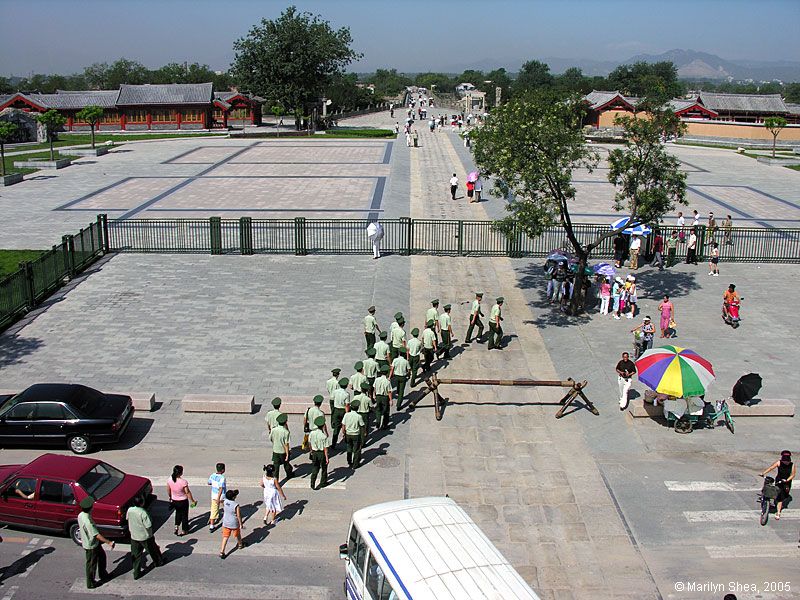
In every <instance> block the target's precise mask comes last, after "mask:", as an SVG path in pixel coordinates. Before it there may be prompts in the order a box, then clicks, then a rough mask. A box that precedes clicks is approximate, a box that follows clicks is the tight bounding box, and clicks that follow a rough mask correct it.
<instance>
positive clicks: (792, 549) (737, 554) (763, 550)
mask: <svg viewBox="0 0 800 600" xmlns="http://www.w3.org/2000/svg"><path fill="white" fill-rule="evenodd" d="M781 520H783V517H781ZM706 552H708V555H709V556H710V557H711V558H790V559H791V558H794V559H800V548H798V547H797V545H796V544H794V543H786V544H775V545H765V546H752V545H746V546H706Z"/></svg>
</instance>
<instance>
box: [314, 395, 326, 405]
mask: <svg viewBox="0 0 800 600" xmlns="http://www.w3.org/2000/svg"><path fill="white" fill-rule="evenodd" d="M323 400H324V398H323V397H322V396H320V395H319V394H317V395H316V396H314V404H322V401H323Z"/></svg>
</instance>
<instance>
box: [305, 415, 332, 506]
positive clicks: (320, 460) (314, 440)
mask: <svg viewBox="0 0 800 600" xmlns="http://www.w3.org/2000/svg"><path fill="white" fill-rule="evenodd" d="M324 427H325V417H324V416H319V417H317V418H316V419H314V429H312V430H311V433H309V434H308V443H309V445H310V446H311V464H312V467H311V489H312V490H318V489H319V488H324V487H326V486H327V485H328V435H327V434H326V433H325V432H324V431H323V428H324ZM320 471H322V476H321V477H320V480H319V485H318V486H316V485H315V484H316V482H317V474H318V473H319V472H320Z"/></svg>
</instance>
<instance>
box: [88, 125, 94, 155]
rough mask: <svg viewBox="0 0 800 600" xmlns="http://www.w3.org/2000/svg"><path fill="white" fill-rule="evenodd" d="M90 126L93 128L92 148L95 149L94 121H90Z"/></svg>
mask: <svg viewBox="0 0 800 600" xmlns="http://www.w3.org/2000/svg"><path fill="white" fill-rule="evenodd" d="M89 127H90V128H91V130H92V150H94V123H89Z"/></svg>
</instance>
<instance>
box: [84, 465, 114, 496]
mask: <svg viewBox="0 0 800 600" xmlns="http://www.w3.org/2000/svg"><path fill="white" fill-rule="evenodd" d="M124 478H125V473H123V472H122V471H120V470H119V469H115V468H114V467H112V466H111V465H109V464H106V463H103V462H101V463H98V464H97V465H96V466H95V467H94V468H93V469H92V470H90V471H88V472H87V473H85V474H84V475H83V476H82V477H81V478H80V479H78V485H80V486H81V487H82V488H83V489H84V490H85V491H86V493H87V494H89V495H90V496H92V497H94V498H95V499H96V500H99V499H100V498H103V497H104V496H107V495H108V494H110V493H111V492H112V491H114V490H115V489H116V487H117V486H118V485H119V484H120V483H122V480H123V479H124Z"/></svg>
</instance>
